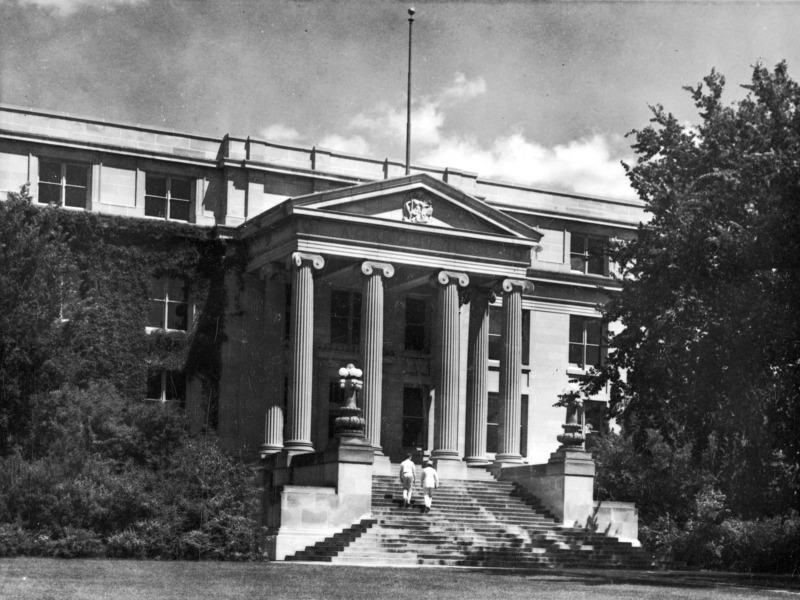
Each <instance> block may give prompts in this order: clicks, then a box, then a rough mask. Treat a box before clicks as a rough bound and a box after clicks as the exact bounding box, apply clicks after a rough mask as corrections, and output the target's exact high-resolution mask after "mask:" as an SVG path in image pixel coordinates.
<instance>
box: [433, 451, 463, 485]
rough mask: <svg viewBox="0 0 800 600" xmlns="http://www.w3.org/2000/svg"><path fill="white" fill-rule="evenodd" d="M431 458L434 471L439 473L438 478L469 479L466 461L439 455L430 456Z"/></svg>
mask: <svg viewBox="0 0 800 600" xmlns="http://www.w3.org/2000/svg"><path fill="white" fill-rule="evenodd" d="M431 460H433V461H434V464H435V465H436V472H437V473H438V474H439V479H441V480H445V481H446V480H448V479H469V468H468V467H467V463H465V462H464V461H462V460H459V459H458V456H456V457H455V458H443V457H441V456H439V457H437V456H435V455H434V456H432V457H431Z"/></svg>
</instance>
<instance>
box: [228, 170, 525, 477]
mask: <svg viewBox="0 0 800 600" xmlns="http://www.w3.org/2000/svg"><path fill="white" fill-rule="evenodd" d="M241 237H242V239H244V240H246V241H247V242H248V243H249V248H250V252H249V256H248V260H249V262H248V272H250V273H253V274H259V275H260V276H261V277H262V282H263V290H264V296H265V298H270V299H271V301H270V302H264V305H267V304H269V305H274V304H275V298H280V297H281V296H282V299H283V306H285V307H286V311H285V314H284V315H280V314H277V313H276V314H273V315H271V316H272V318H267V319H264V320H263V323H264V326H265V327H267V328H268V329H270V331H269V332H266V334H265V335H266V337H267V338H268V339H270V340H272V341H273V343H271V344H268V345H267V346H265V349H264V350H265V351H266V352H268V353H269V355H268V356H264V357H262V360H264V361H265V362H268V363H269V364H270V365H271V366H274V368H273V371H274V375H275V376H276V378H277V379H278V380H282V381H284V383H285V385H284V386H283V389H282V390H281V389H280V387H281V386H279V385H276V386H274V387H273V389H271V390H269V392H271V393H268V394H265V396H266V397H264V406H263V415H264V441H263V445H262V446H261V453H262V455H270V454H280V455H282V456H283V457H284V458H285V460H286V461H287V463H289V464H290V463H291V461H292V459H293V457H294V456H297V455H299V454H305V453H310V452H314V451H321V450H324V449H325V448H326V447H327V446H328V445H329V440H331V438H332V435H333V432H332V430H331V426H330V422H331V420H332V418H331V414H332V412H333V411H334V410H335V409H336V405H337V401H338V396H337V388H336V387H335V385H332V382H333V381H334V380H335V378H336V375H335V373H336V371H337V370H338V368H339V367H341V366H342V365H343V364H344V363H347V362H355V363H358V366H359V367H360V368H362V369H363V371H364V389H363V392H362V394H361V403H362V406H361V408H362V409H363V414H364V419H365V430H366V439H367V440H368V443H369V444H370V445H371V447H372V450H373V453H374V456H375V467H374V468H375V469H376V472H378V471H380V470H382V469H386V468H388V463H389V458H392V459H397V458H399V456H400V455H401V454H403V453H404V452H406V451H415V450H417V449H421V450H423V451H425V452H429V453H430V456H431V457H432V458H434V459H435V460H436V461H437V463H438V465H439V470H440V472H442V474H443V475H445V476H447V475H456V474H464V473H466V471H467V467H468V466H482V465H486V464H489V462H490V458H489V456H487V451H486V437H487V434H486V427H487V403H488V399H487V398H488V385H487V381H488V370H489V366H488V348H489V331H488V314H489V304H490V302H491V301H493V300H501V301H502V314H503V319H502V323H503V325H502V345H503V351H502V358H501V360H500V379H499V395H500V397H499V402H498V404H499V406H500V414H499V418H498V440H499V446H498V448H497V453H496V456H495V457H494V459H495V460H496V461H497V462H499V463H501V464H515V463H520V462H522V460H521V454H520V412H521V392H520V380H521V375H522V371H521V370H522V354H521V352H522V350H521V348H522V341H521V340H522V297H523V295H524V294H530V293H531V292H532V290H533V286H532V284H531V283H530V282H529V281H528V280H527V279H526V276H527V271H528V269H529V267H530V264H531V256H532V251H533V249H534V247H535V246H536V244H537V243H538V242H539V240H540V238H541V234H540V233H539V232H538V231H537V230H535V229H533V228H531V227H529V226H528V225H525V224H524V223H522V222H520V221H517V220H516V219H514V218H512V217H509V216H508V215H506V214H504V213H502V212H500V211H498V210H496V209H494V208H492V207H490V206H489V205H487V204H486V203H484V202H482V201H480V200H478V199H476V198H473V197H471V196H469V195H467V194H465V193H463V192H461V191H460V190H459V189H457V188H455V187H453V186H450V185H448V184H447V183H444V182H442V181H439V180H437V179H434V178H432V177H429V176H428V175H425V174H415V175H409V176H405V177H400V178H397V179H390V180H385V181H380V182H375V183H368V184H364V185H359V186H354V187H349V188H344V189H337V190H331V191H327V192H320V193H316V194H311V195H307V196H301V197H297V198H290V199H287V200H286V201H284V202H283V203H281V204H279V205H277V206H276V207H274V208H273V209H271V210H268V211H266V212H265V213H263V214H261V215H259V216H257V217H255V218H254V219H252V220H251V221H249V222H248V223H246V224H245V225H243V226H242V228H241ZM273 312H274V311H273ZM280 317H282V318H280ZM287 319H288V326H287ZM414 410H417V412H416V413H414Z"/></svg>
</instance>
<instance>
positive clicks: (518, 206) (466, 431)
mask: <svg viewBox="0 0 800 600" xmlns="http://www.w3.org/2000/svg"><path fill="white" fill-rule="evenodd" d="M454 167H455V168H454ZM26 182H30V186H31V187H30V189H31V194H32V196H33V197H34V198H35V200H36V201H37V202H40V203H48V202H49V203H55V204H57V205H60V206H63V208H64V210H81V211H95V212H98V213H105V214H113V215H122V216H126V217H130V218H138V219H152V220H166V221H182V222H187V223H190V224H193V225H195V226H197V227H204V228H215V231H216V232H217V234H218V235H220V236H223V237H228V238H230V239H234V240H240V241H245V242H247V246H248V248H249V254H248V256H247V265H246V268H245V270H244V273H242V274H231V275H230V277H229V280H228V282H227V283H228V287H229V292H228V293H229V302H228V314H227V315H226V332H225V334H226V342H225V343H224V346H223V352H222V361H223V364H222V372H221V380H220V389H219V417H218V425H217V429H218V432H219V435H220V436H221V438H222V439H223V440H224V441H225V443H226V444H228V446H229V447H231V448H237V449H245V450H246V451H248V452H250V453H252V454H253V455H256V454H260V455H261V456H269V455H271V454H281V455H283V456H285V457H286V458H287V459H289V460H290V459H291V457H293V456H295V455H298V454H305V453H310V452H319V451H324V450H326V448H328V447H329V446H331V444H332V440H333V438H332V434H333V425H332V423H333V418H334V416H335V413H336V408H337V407H338V406H339V404H340V403H341V400H342V391H341V388H340V386H339V375H338V372H339V369H340V368H341V367H342V366H344V365H346V364H348V363H353V364H355V365H357V366H358V367H360V368H361V369H363V371H364V389H363V391H362V394H361V398H360V400H359V402H360V403H361V404H362V409H363V411H364V419H365V422H366V426H365V427H366V439H367V440H368V442H369V444H371V447H372V450H373V454H374V457H375V459H374V466H373V469H374V470H375V472H379V471H385V470H386V469H388V468H389V467H388V465H389V462H390V461H398V459H399V458H400V457H401V456H403V455H404V454H405V453H406V452H409V451H410V452H415V453H424V454H426V455H428V454H429V455H430V456H432V457H433V458H434V459H436V460H437V461H438V464H439V468H440V471H442V472H444V473H446V474H450V475H452V476H457V475H459V474H460V475H464V474H465V473H467V472H468V471H469V467H471V466H482V465H487V464H497V465H516V464H524V463H531V464H533V463H541V462H543V461H546V460H547V458H548V456H549V455H550V453H551V452H552V451H553V450H554V449H555V448H556V446H557V442H556V436H557V435H558V434H559V433H560V432H561V426H562V424H563V423H564V409H563V408H555V407H553V404H554V403H555V402H556V401H557V399H558V396H559V394H561V393H562V390H563V389H564V387H565V386H566V385H567V384H568V383H569V382H570V380H574V379H580V378H581V377H583V376H585V375H586V373H587V370H588V369H589V368H590V367H591V366H593V365H596V364H598V363H599V362H600V361H602V360H603V355H604V351H605V349H604V347H603V340H604V333H605V331H604V328H605V326H604V325H603V324H602V322H601V320H600V318H599V316H600V315H599V313H598V310H597V307H598V305H599V304H600V303H602V302H603V301H604V300H605V299H606V298H607V297H608V294H610V293H613V292H614V291H615V290H616V289H617V284H616V283H615V282H614V280H613V279H612V278H611V277H610V273H611V271H612V270H613V265H611V264H609V261H608V260H607V257H606V256H605V254H604V251H603V249H604V246H605V244H606V242H607V241H608V240H610V239H613V238H624V237H626V236H631V235H633V233H634V231H635V228H636V226H637V224H638V223H639V222H640V221H641V220H643V218H644V211H643V205H642V204H641V203H640V202H638V201H630V200H612V199H603V198H596V197H590V196H581V195H576V194H566V193H555V192H546V191H542V190H538V189H533V188H530V187H526V186H523V185H517V184H513V183H506V182H500V181H491V180H487V179H482V178H480V177H479V176H478V175H476V174H474V173H469V172H465V171H462V170H459V169H458V168H457V165H453V166H448V167H446V168H439V167H428V166H420V165H413V166H412V168H411V174H410V175H406V174H405V169H404V166H403V165H402V164H400V163H398V162H393V161H391V160H383V159H375V158H367V157H359V156H351V155H346V154H343V153H340V152H335V151H330V150H325V149H322V148H305V147H295V146H290V145H286V144H278V143H272V142H270V141H268V140H260V139H257V138H251V137H239V136H235V135H226V136H224V137H223V138H221V139H220V138H214V137H207V136H201V135H194V134H187V133H177V132H174V131H168V130H162V129H155V128H151V127H146V126H140V125H131V124H125V123H111V122H106V121H102V120H97V119H91V118H83V117H75V116H71V115H65V114H58V113H51V112H44V111H40V110H29V109H22V108H16V107H11V106H2V107H0V194H3V195H4V193H5V192H7V191H10V190H18V189H19V187H20V186H21V185H22V184H24V183H26ZM151 295H152V297H151V298H150V300H151V301H152V307H153V309H152V311H151V321H150V322H149V325H150V326H151V327H152V328H154V329H174V330H186V329H188V328H190V327H191V323H192V319H191V318H190V317H191V313H192V311H193V310H195V309H197V307H195V306H193V305H192V299H191V297H187V296H186V294H185V292H184V291H183V288H182V286H181V282H180V281H169V280H158V281H154V285H153V287H152V291H151ZM201 393H202V392H201V390H200V388H199V386H197V385H196V384H195V383H194V382H192V381H185V380H184V379H183V375H182V374H181V373H180V372H178V371H170V372H154V373H151V374H150V376H149V381H148V396H149V397H150V398H151V399H155V400H162V401H167V400H173V399H181V400H182V401H185V403H186V407H187V410H188V411H189V412H190V414H191V413H192V411H193V410H194V411H195V412H196V411H197V410H198V408H197V407H198V406H200V405H201V404H202V398H200V395H201ZM605 400H606V399H605V398H604V397H603V396H602V395H600V396H598V397H596V398H595V399H593V401H592V402H590V403H589V406H587V408H586V411H585V413H586V419H587V420H588V421H589V422H590V424H592V425H593V426H594V428H595V429H596V428H599V427H601V426H602V423H600V422H599V420H598V415H599V414H600V413H601V411H600V410H598V409H599V408H602V406H603V403H604V402H605ZM592 405H594V406H592Z"/></svg>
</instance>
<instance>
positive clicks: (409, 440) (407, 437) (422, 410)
mask: <svg viewBox="0 0 800 600" xmlns="http://www.w3.org/2000/svg"><path fill="white" fill-rule="evenodd" d="M428 409H429V400H428V394H427V393H426V391H425V389H424V388H421V387H416V386H405V387H404V388H403V439H402V445H403V452H404V453H409V452H410V453H412V454H413V453H415V452H416V451H417V449H421V450H422V451H423V452H424V451H426V450H428Z"/></svg>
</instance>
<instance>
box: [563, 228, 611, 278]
mask: <svg viewBox="0 0 800 600" xmlns="http://www.w3.org/2000/svg"><path fill="white" fill-rule="evenodd" d="M571 238H572V241H571V242H570V247H569V262H570V269H572V270H573V271H578V272H580V273H584V274H588V275H607V274H608V273H607V269H606V254H605V246H606V240H604V239H603V238H598V237H591V236H588V235H582V234H580V233H573V234H572V235H571Z"/></svg>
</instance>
